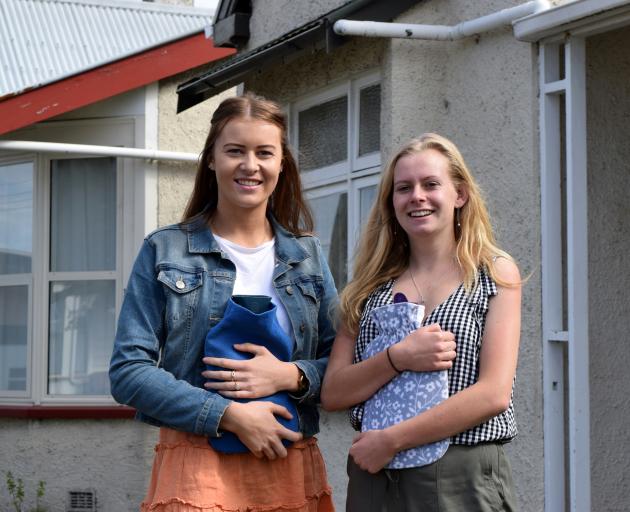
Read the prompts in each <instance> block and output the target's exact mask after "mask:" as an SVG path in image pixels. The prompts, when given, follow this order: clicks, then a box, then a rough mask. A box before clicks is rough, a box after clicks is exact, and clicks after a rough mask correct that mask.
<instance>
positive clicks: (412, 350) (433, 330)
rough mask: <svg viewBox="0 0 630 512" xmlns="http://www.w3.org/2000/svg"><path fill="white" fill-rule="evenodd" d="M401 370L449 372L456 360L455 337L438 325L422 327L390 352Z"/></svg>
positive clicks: (393, 346)
mask: <svg viewBox="0 0 630 512" xmlns="http://www.w3.org/2000/svg"><path fill="white" fill-rule="evenodd" d="M389 354H390V357H391V358H392V362H393V363H394V366H396V368H398V369H399V370H412V371H416V372H431V371H437V370H448V369H449V368H451V367H452V366H453V359H455V355H456V354H455V335H454V334H453V333H452V332H449V331H443V330H442V329H441V328H440V326H439V325H438V324H431V325H426V326H424V327H420V328H419V329H416V330H415V331H413V332H411V333H410V334H408V335H407V336H406V337H405V338H403V339H402V340H401V341H400V342H399V343H396V344H395V345H392V347H391V348H390V350H389Z"/></svg>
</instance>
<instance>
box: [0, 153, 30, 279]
mask: <svg viewBox="0 0 630 512" xmlns="http://www.w3.org/2000/svg"><path fill="white" fill-rule="evenodd" d="M32 253H33V163H32V162H23V163H17V164H9V165H0V275H6V274H29V273H30V272H31V257H32Z"/></svg>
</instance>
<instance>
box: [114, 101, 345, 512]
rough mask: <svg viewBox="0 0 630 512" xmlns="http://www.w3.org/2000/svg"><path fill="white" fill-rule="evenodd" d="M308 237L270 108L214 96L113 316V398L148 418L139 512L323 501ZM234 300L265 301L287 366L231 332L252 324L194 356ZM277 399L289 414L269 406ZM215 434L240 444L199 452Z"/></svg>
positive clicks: (327, 310) (316, 505) (330, 295)
mask: <svg viewBox="0 0 630 512" xmlns="http://www.w3.org/2000/svg"><path fill="white" fill-rule="evenodd" d="M311 230H312V220H311V216H310V213H309V211H308V208H307V206H306V204H305V202H304V198H303V196H302V191H301V185H300V177H299V172H298V169H297V166H296V163H295V160H294V158H293V156H292V154H291V151H290V150H289V147H288V145H287V134H286V119H285V116H284V114H283V113H282V111H281V110H280V109H279V107H278V105H276V104H275V103H273V102H271V101H268V100H265V99H263V98H260V97H257V96H254V95H251V94H246V95H244V96H241V97H234V98H229V99H227V100H225V101H223V102H222V103H221V104H220V105H219V107H218V108H217V110H216V112H215V113H214V115H213V118H212V121H211V126H210V132H209V134H208V137H207V140H206V144H205V147H204V150H203V153H202V155H201V158H200V162H199V167H198V170H197V177H196V181H195V186H194V190H193V193H192V196H191V199H190V201H189V204H188V206H187V208H186V212H185V214H184V219H183V221H182V222H181V223H180V224H177V225H173V226H167V227H164V228H160V229H158V230H157V231H155V232H153V233H151V234H150V235H148V236H147V237H146V238H145V241H144V245H143V247H142V249H141V251H140V254H139V256H138V258H137V260H136V263H135V266H134V268H133V271H132V274H131V277H130V280H129V284H128V287H127V289H126V293H125V299H124V303H123V306H122V310H121V313H120V318H119V324H118V331H117V335H116V342H115V346H114V353H113V356H112V362H111V369H110V377H111V385H112V394H113V396H114V398H115V399H116V400H117V401H119V402H121V403H124V404H128V405H131V406H132V407H135V408H136V409H137V411H138V418H139V419H140V420H142V421H145V422H148V423H150V424H153V425H158V426H160V427H161V428H160V439H159V443H158V445H157V447H156V456H155V461H154V466H153V474H152V478H151V483H150V485H149V490H148V492H147V496H146V498H145V500H144V502H143V503H142V507H141V508H142V510H152V511H154V510H156V511H193V510H194V511H224V510H230V511H232V510H234V511H237V510H238V511H241V510H242V511H245V510H247V511H257V510H260V511H262V510H264V511H274V510H282V511H284V512H287V511H328V510H332V509H333V506H332V501H331V496H330V495H331V490H330V486H329V485H328V483H327V481H326V472H325V468H324V463H323V460H322V457H321V454H320V452H319V449H318V447H317V442H316V439H315V438H314V437H313V436H314V434H316V433H317V432H318V429H319V425H318V412H317V407H316V404H317V402H318V399H319V390H320V386H321V381H322V379H323V374H324V370H325V367H326V364H327V361H328V355H329V352H330V347H331V344H332V340H333V338H334V334H335V333H334V329H333V324H332V316H331V315H332V312H333V310H334V308H335V305H336V290H335V286H334V283H333V280H332V277H331V274H330V271H329V269H328V265H327V263H326V260H325V257H324V255H323V253H322V250H321V247H320V244H319V241H318V240H317V239H316V238H314V237H312V236H311V235H310V234H309V232H310V231H311ZM237 296H239V297H242V296H245V298H251V297H252V296H254V297H258V298H260V297H261V296H264V297H265V298H266V299H269V307H268V310H267V311H266V313H265V314H267V313H268V314H267V317H266V318H269V319H270V321H271V322H272V326H273V329H275V332H276V333H277V334H278V336H277V337H278V339H279V340H280V341H279V343H280V344H281V345H282V344H284V345H286V346H284V347H283V348H284V350H286V352H287V353H288V354H291V356H290V357H289V358H287V360H282V359H279V358H278V357H276V356H275V355H274V353H273V352H272V351H271V350H270V349H269V348H267V347H266V346H265V345H264V344H262V343H261V344H259V343H256V341H257V338H256V337H255V336H254V337H251V338H247V339H243V338H242V337H240V336H239V335H238V334H236V333H237V332H250V331H240V330H239V325H238V324H239V322H238V321H237V322H236V325H237V329H236V331H229V332H231V333H232V335H228V337H225V336H223V337H222V338H220V343H222V344H223V345H224V346H223V347H219V348H220V349H221V348H223V349H228V350H227V352H228V353H229V351H230V350H232V351H234V353H235V354H239V355H240V357H233V358H229V357H204V342H205V339H206V336H207V335H208V337H210V336H211V335H212V333H216V332H218V330H217V329H218V327H219V326H220V325H222V322H224V320H225V318H224V317H225V316H226V315H227V314H228V312H231V311H236V310H238V308H239V306H238V305H237V304H236V302H235V300H236V298H237ZM242 312H243V311H242V310H241V313H242ZM247 314H251V315H252V316H251V318H253V319H258V318H259V317H260V315H258V314H252V313H251V312H248V313H247ZM240 323H241V324H243V322H240ZM245 323H247V322H245ZM240 327H242V325H241V326H240ZM273 329H272V330H273ZM228 334H229V333H228ZM254 334H255V333H254ZM214 341H215V342H216V339H215V340H214ZM208 355H210V356H212V354H208ZM278 393H281V394H285V395H288V396H289V397H290V398H289V400H290V402H291V404H290V405H291V407H285V406H283V405H279V404H278V403H275V402H273V401H271V400H267V397H269V396H271V395H274V394H278ZM290 409H291V410H293V411H294V412H293V413H291V412H290ZM295 416H297V417H295ZM282 420H294V424H295V425H299V428H297V429H296V430H297V431H294V430H292V429H291V428H288V427H287V426H284V425H283V424H282ZM298 420H299V421H298ZM228 435H233V436H234V438H235V439H237V440H238V444H239V446H240V447H241V448H242V449H241V450H240V453H224V452H223V451H220V450H219V449H215V448H213V446H219V445H215V444H214V441H216V440H219V439H221V438H222V437H225V436H228ZM208 438H209V439H210V444H209V443H208Z"/></svg>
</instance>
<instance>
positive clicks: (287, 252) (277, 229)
mask: <svg viewBox="0 0 630 512" xmlns="http://www.w3.org/2000/svg"><path fill="white" fill-rule="evenodd" d="M269 221H270V222H271V225H272V227H273V231H274V235H275V237H276V257H277V258H278V259H279V260H280V261H282V262H284V263H287V264H289V265H290V264H293V263H299V262H300V261H304V260H305V259H306V258H308V257H309V253H308V252H307V251H306V250H305V249H304V248H303V247H302V246H301V245H300V244H299V243H295V236H294V235H293V234H292V233H289V232H288V231H287V230H286V229H284V228H283V227H282V226H281V225H280V223H279V222H278V221H277V220H276V219H275V217H273V215H269ZM187 230H188V251H189V252H190V253H191V254H203V253H212V252H216V253H221V248H220V247H219V244H218V243H217V241H216V240H215V238H214V236H213V234H212V231H211V230H210V229H209V228H208V226H207V225H206V222H205V219H204V218H203V217H201V216H200V217H199V218H198V219H196V220H194V221H193V222H192V223H191V224H189V226H188V227H187Z"/></svg>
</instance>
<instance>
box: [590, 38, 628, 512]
mask: <svg viewBox="0 0 630 512" xmlns="http://www.w3.org/2000/svg"><path fill="white" fill-rule="evenodd" d="M586 48H587V98H588V99H587V103H588V107H587V119H588V189H587V190H588V202H587V208H588V218H589V223H588V243H589V273H588V279H589V305H590V307H589V337H590V351H589V357H590V365H591V366H590V386H591V394H590V399H591V468H592V471H591V479H592V480H591V493H592V501H591V509H592V510H605V511H609V512H621V511H626V510H628V495H629V494H630V478H629V477H628V475H630V430H628V411H630V372H628V367H629V366H630V353H629V352H628V343H629V342H630V336H629V335H628V332H629V330H630V329H629V326H630V321H629V320H628V319H630V301H628V290H629V289H630V264H629V263H628V262H629V261H630V260H629V259H628V254H629V253H630V237H628V234H629V233H630V203H629V202H628V191H629V190H630V145H629V144H628V123H629V122H630V55H629V54H628V50H627V49H628V48H630V30H629V29H628V28H624V29H620V30H616V31H614V32H609V33H606V34H602V35H599V36H595V37H592V38H590V39H588V40H587V47H586Z"/></svg>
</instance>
